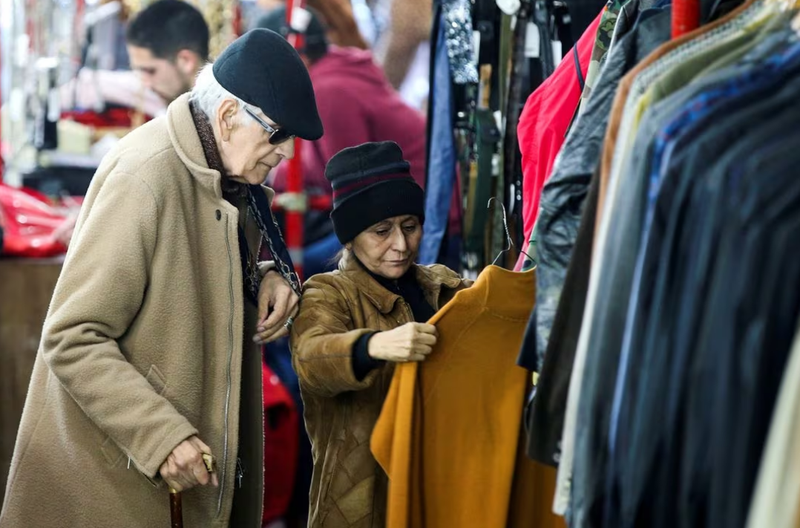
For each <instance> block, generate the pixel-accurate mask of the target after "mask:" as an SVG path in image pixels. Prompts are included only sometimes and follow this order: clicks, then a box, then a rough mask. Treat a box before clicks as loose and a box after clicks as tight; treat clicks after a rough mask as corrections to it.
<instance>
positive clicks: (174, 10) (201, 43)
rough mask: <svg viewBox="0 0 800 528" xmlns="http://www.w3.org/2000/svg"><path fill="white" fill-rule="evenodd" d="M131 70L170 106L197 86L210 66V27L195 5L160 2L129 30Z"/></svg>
mask: <svg viewBox="0 0 800 528" xmlns="http://www.w3.org/2000/svg"><path fill="white" fill-rule="evenodd" d="M126 37H127V41H128V54H129V56H130V63H131V68H132V69H133V70H134V71H136V72H138V73H139V74H140V76H141V79H142V82H143V83H144V85H145V86H146V87H147V88H150V89H151V90H153V91H154V92H156V93H157V94H158V95H160V96H161V98H162V99H163V100H164V102H165V103H167V104H169V103H171V102H172V101H174V100H175V99H177V98H178V96H180V95H182V94H184V93H186V92H188V91H189V90H191V89H192V86H194V81H195V78H196V77H197V73H198V72H199V71H200V68H202V67H203V66H204V65H205V64H206V62H208V40H209V32H208V25H207V24H206V21H205V20H204V19H203V15H202V14H201V13H200V11H198V10H197V9H196V8H195V7H193V6H192V5H190V4H188V3H186V2H182V1H180V0H159V1H158V2H155V3H153V4H151V5H150V6H148V7H147V8H146V9H144V10H143V11H142V12H141V13H139V14H138V15H137V16H136V18H135V19H133V21H132V22H131V23H130V25H129V26H128V31H127V35H126Z"/></svg>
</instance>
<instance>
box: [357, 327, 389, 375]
mask: <svg viewBox="0 0 800 528" xmlns="http://www.w3.org/2000/svg"><path fill="white" fill-rule="evenodd" d="M375 334H377V332H369V333H368V334H364V335H362V336H361V337H359V338H358V341H356V342H355V344H354V345H353V375H354V376H355V377H356V379H357V380H358V381H363V380H364V378H366V377H367V374H369V373H370V372H371V371H373V370H375V369H376V368H378V367H380V366H381V365H382V364H383V361H380V360H378V359H375V358H373V357H372V356H370V355H369V340H370V339H372V336H374V335H375Z"/></svg>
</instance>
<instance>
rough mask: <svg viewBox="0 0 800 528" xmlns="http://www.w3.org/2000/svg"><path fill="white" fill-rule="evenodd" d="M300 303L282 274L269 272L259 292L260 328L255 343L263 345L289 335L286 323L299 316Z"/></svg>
mask: <svg viewBox="0 0 800 528" xmlns="http://www.w3.org/2000/svg"><path fill="white" fill-rule="evenodd" d="M299 301H300V298H299V297H298V296H297V294H296V293H295V292H294V290H293V289H292V287H291V286H290V285H289V283H288V282H286V279H284V278H283V277H282V276H281V274H280V273H278V272H277V271H274V270H270V271H268V272H267V274H266V275H264V278H263V279H261V289H260V290H259V291H258V328H257V329H256V331H257V333H256V335H255V336H254V337H253V342H255V343H257V344H259V345H261V344H264V343H271V342H272V341H275V340H276V339H280V338H281V337H285V336H287V335H289V329H288V327H287V326H286V322H287V321H288V320H289V317H294V316H295V315H296V314H297V305H298V303H299Z"/></svg>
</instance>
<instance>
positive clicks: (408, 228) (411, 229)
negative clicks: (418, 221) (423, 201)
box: [403, 225, 417, 233]
mask: <svg viewBox="0 0 800 528" xmlns="http://www.w3.org/2000/svg"><path fill="white" fill-rule="evenodd" d="M403 230H404V231H405V232H406V233H413V232H414V231H416V230H417V226H416V225H407V226H403Z"/></svg>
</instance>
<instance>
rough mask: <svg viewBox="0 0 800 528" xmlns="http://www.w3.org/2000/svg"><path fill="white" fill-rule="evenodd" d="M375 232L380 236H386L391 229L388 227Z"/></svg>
mask: <svg viewBox="0 0 800 528" xmlns="http://www.w3.org/2000/svg"><path fill="white" fill-rule="evenodd" d="M375 234H376V235H378V236H382V237H385V236H386V235H388V234H389V231H388V230H387V229H380V230H378V231H375Z"/></svg>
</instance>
